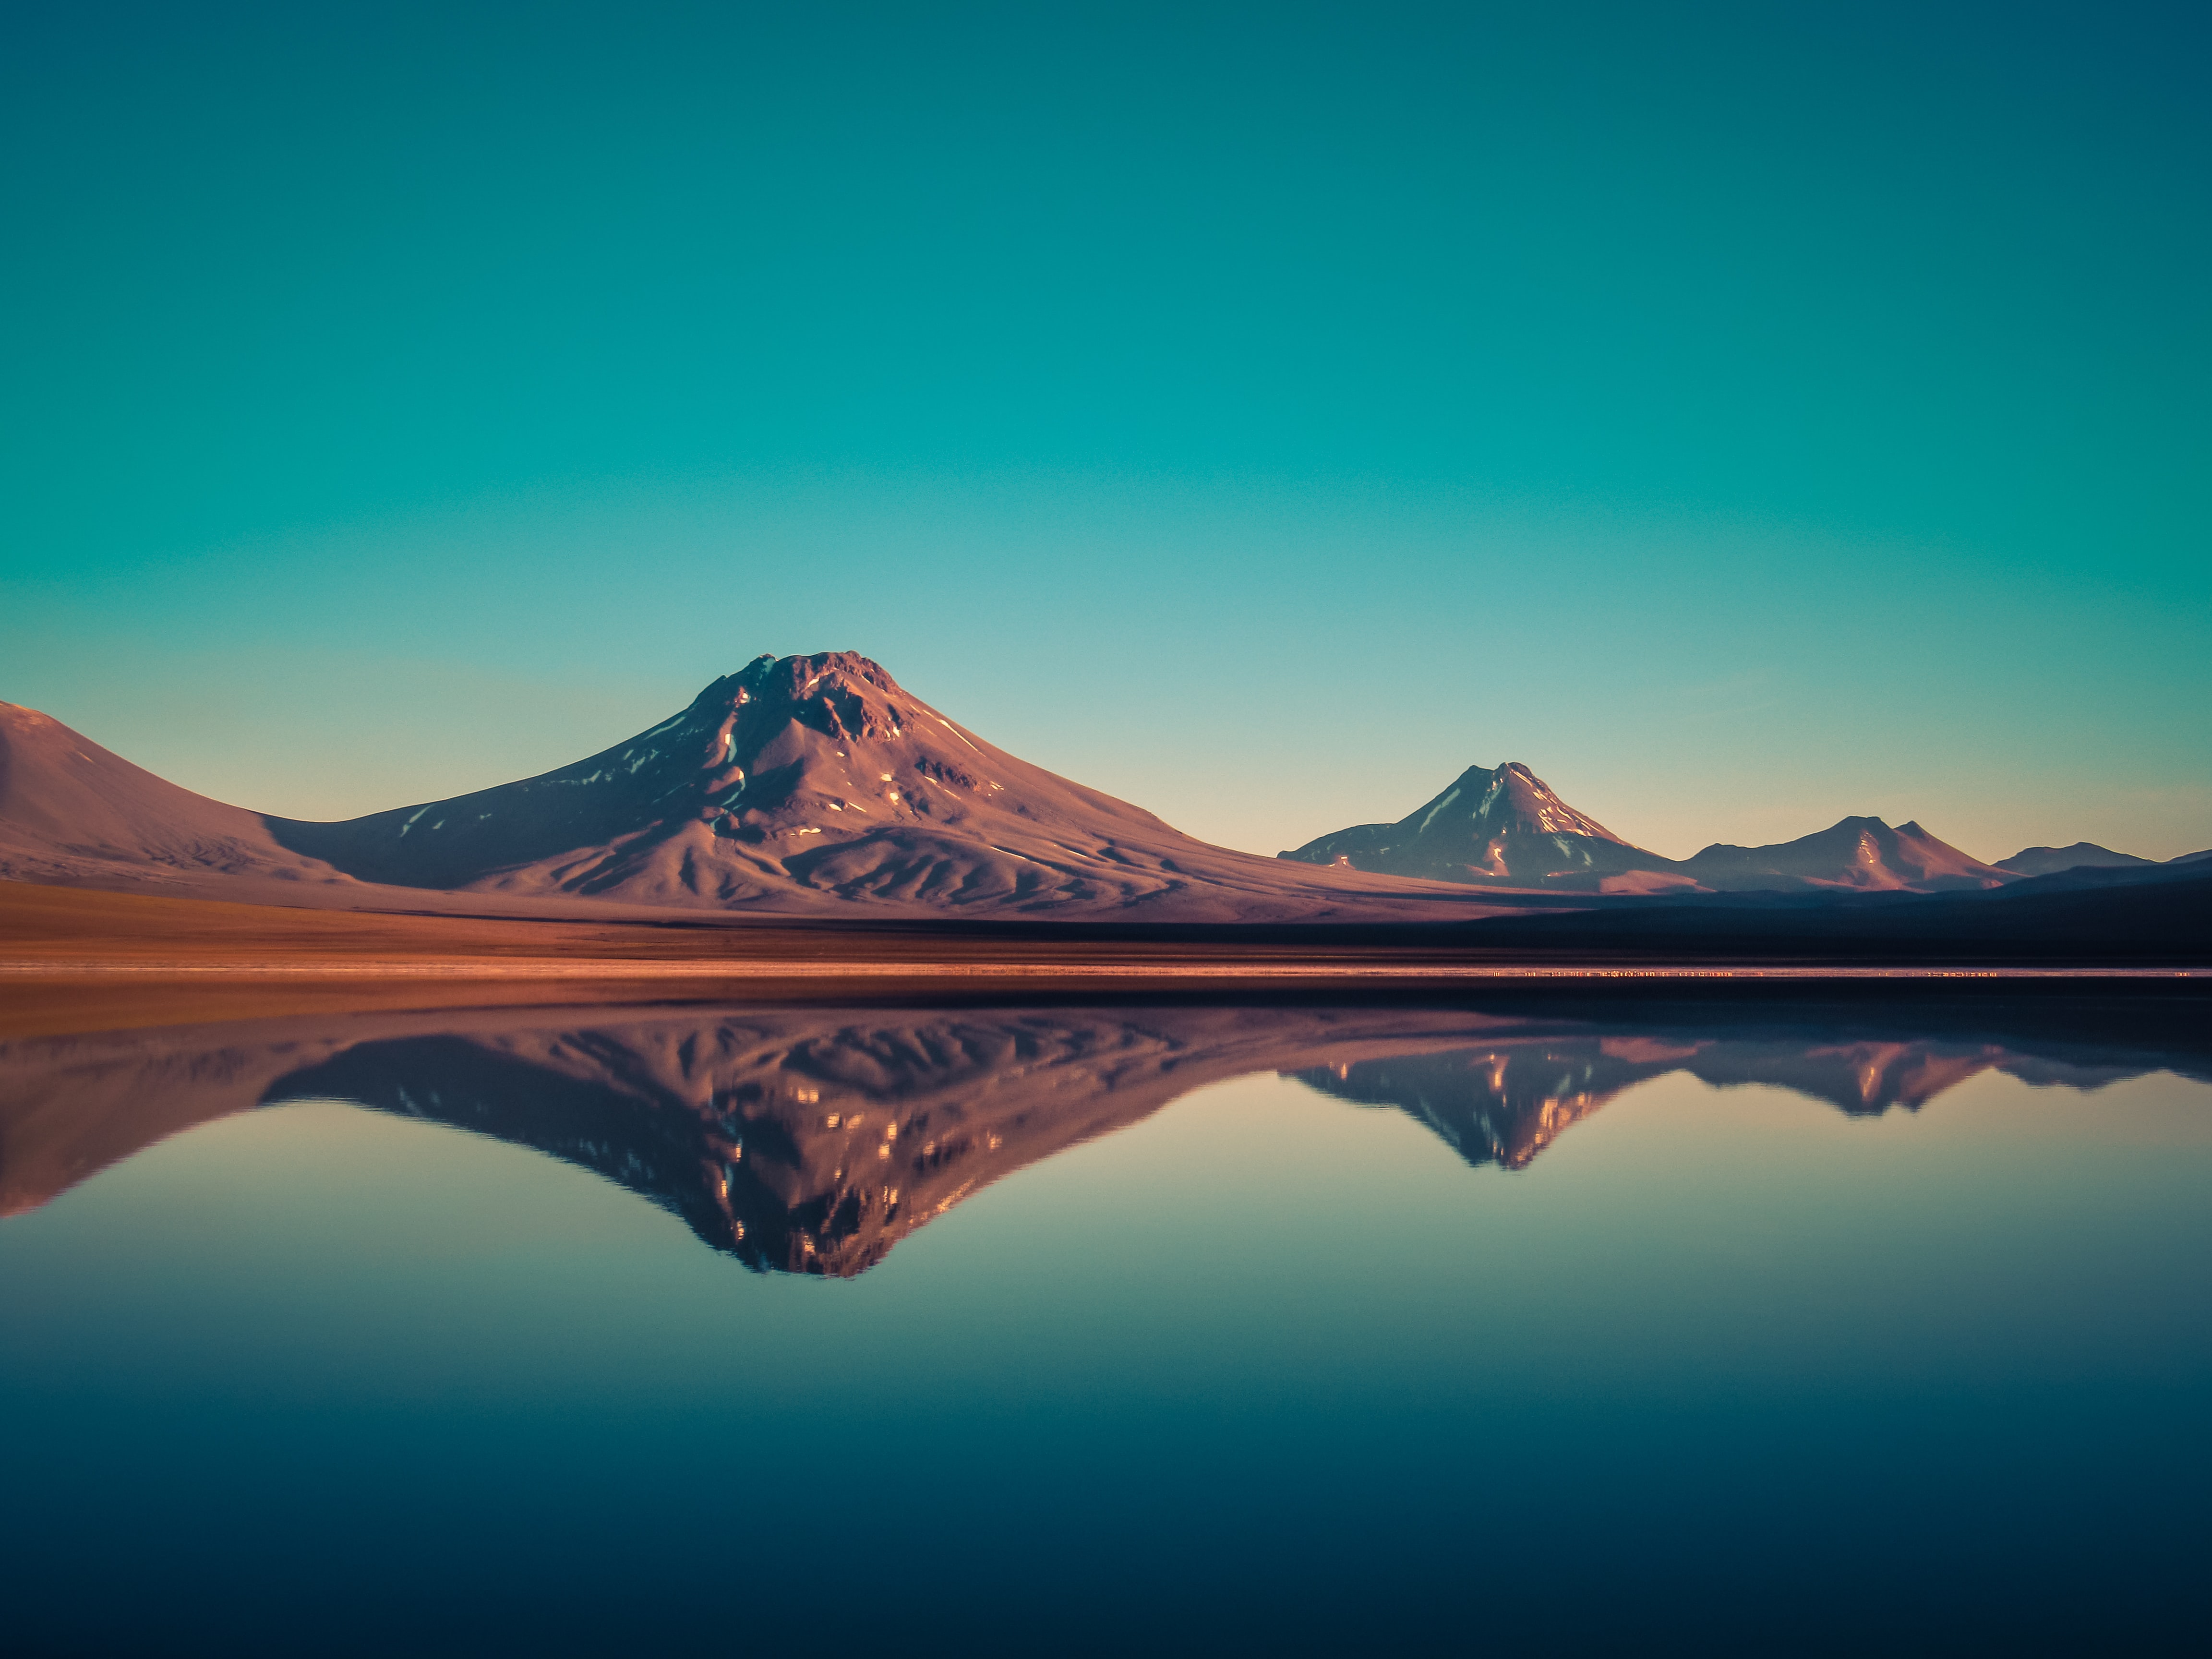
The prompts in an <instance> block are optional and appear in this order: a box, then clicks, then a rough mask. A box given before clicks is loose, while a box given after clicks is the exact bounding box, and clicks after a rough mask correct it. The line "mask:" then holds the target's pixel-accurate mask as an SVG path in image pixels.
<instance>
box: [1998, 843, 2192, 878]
mask: <svg viewBox="0 0 2212 1659" xmlns="http://www.w3.org/2000/svg"><path fill="white" fill-rule="evenodd" d="M2157 861H2158V860H2155V859H2139V858H2137V857H2136V855H2135V854H2132V853H2115V852H2114V851H2113V850H2112V848H2109V847H2100V846H2098V845H2097V844H2096V842H2089V841H2077V842H2075V843H2074V844H2073V845H2072V846H2071V847H2024V848H2021V850H2020V851H2019V852H2017V853H2015V854H2013V855H2012V856H2011V857H2010V858H2008V859H1999V860H1997V862H1996V867H1997V868H1998V869H2000V870H2009V871H2011V872H2013V873H2014V874H2015V875H2019V876H2048V875H2053V874H2055V873H2057V872H2058V871H2061V870H2081V869H2100V870H2119V869H2135V868H2140V867H2141V866H2144V865H2149V864H2155V863H2156V862H2157Z"/></svg>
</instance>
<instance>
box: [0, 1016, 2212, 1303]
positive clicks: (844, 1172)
mask: <svg viewBox="0 0 2212 1659" xmlns="http://www.w3.org/2000/svg"><path fill="white" fill-rule="evenodd" d="M2202 1006H2203V1005H2202V1000H2201V999H2194V1000H2191V999H2188V998H2185V997H2177V998H2168V999H2165V1000H2160V999H2158V998H2146V997H2142V996H2137V997H2134V998H2132V999H2124V1000H2112V1001H2110V1002H2107V1003H2105V1004H2102V1005H2097V1004H2085V1003H2083V1002H2081V1001H2080V1000H2063V1001H2055V1000H2051V999H2048V998H2044V999H2036V998H2028V999H2025V1000H2008V1001H1998V1002H1994V1003H1984V1002H1979V1001H1975V1000H1967V1001H1966V1002H1964V1003H1962V1004H1960V1006H1957V1007H1956V1008H1955V1009H1954V1012H1953V1013H1952V1014H1951V1016H1950V1017H1949V1018H1944V1017H1943V1016H1942V1013H1941V1011H1940V1010H1937V1009H1935V1008H1931V1007H1929V1006H1917V1005H1915V1006H1903V1007H1890V1006H1882V1005H1875V1006H1871V1007H1863V1006H1849V1005H1839V1004H1829V1005H1822V1006H1812V1007H1810V1008H1808V1007H1807V1006H1804V1005H1803V1004H1802V1002H1798V1001H1792V1000H1782V1001H1778V1002H1776V1003H1774V1004H1772V1005H1771V1006H1767V1007H1765V1008H1764V1009H1761V1008H1758V1007H1747V1006H1745V1005H1744V1004H1743V1003H1742V1002H1741V1000H1738V1001H1735V1002H1731V1003H1729V1004H1728V1005H1712V1004H1702V1003H1699V1002H1695V1001H1690V1002H1684V1003H1679V1004H1657V1005H1654V1006H1651V1007H1650V1009H1649V1010H1648V1011H1645V1010H1644V1009H1642V1008H1641V1007H1640V1006H1639V1005H1638V1004H1637V1003H1635V1002H1633V1001H1624V1000H1621V999H1617V998H1616V999H1611V1000H1606V999H1598V1000H1591V1001H1587V1002H1583V1003H1571V1002H1560V1001H1557V1000H1547V999H1542V998H1524V999H1518V1000H1515V1001H1513V1002H1510V1003H1507V1004H1502V1005H1501V1006H1499V1008H1498V1010H1497V1011H1494V1012H1466V1011H1461V1010H1453V1009H1448V1008H1406V1007H1396V1008H1392V1007H1371V1008H1321V1007H1301V1006H1267V1007H1249V1006H1247V1007H1220V1006H1198V1005H1183V1006H1164V1007H1108V1008H1097V1007H1091V1008H1025V1009H1004V1008H1000V1009H992V1008H979V1009H972V1010H965V1011H899V1010H895V1009H875V1010H835V1009H808V1008H787V1009H775V1010H760V1009H752V1010H744V1011H696V1010H695V1011H678V1010H672V1009H668V1008H654V1009H605V1008H599V1009H578V1010H566V1011H560V1010H545V1009H542V1008H541V1009H527V1010H489V1011H476V1012H458V1013H457V1012H452V1011H443V1012H424V1013H411V1014H399V1013H393V1014H373V1015H357V1016H349V1017H338V1018H332V1017H327V1016H325V1017H319V1018H301V1019H294V1020H280V1021H267V1022H261V1023H258V1024H252V1025H245V1026H222V1027H209V1028H197V1029H196V1028H173V1029H167V1030H157V1031H151V1032H132V1033H116V1034H106V1035H100V1036H78V1037H53V1038H39V1039H26V1040H22V1041H18V1042H6V1043H0V1212H7V1213H13V1212H19V1211H21V1210H25V1209H29V1208H32V1207H34V1206H37V1205H40V1204H42V1203H44V1202H46V1201H47V1200H50V1199H52V1197H54V1196H55V1195H56V1194H58V1193H60V1192H62V1191H64V1190H65V1189H67V1188H69V1187H70V1186H72V1185H74V1184H75V1183H76V1182H79V1181H82V1180H84V1179H85V1178H87V1177H88V1176H90V1175H92V1174H94V1173H95V1172H96V1171H97V1170H100V1169H102V1168H105V1167H106V1166H107V1165H109V1164H112V1163H115V1162H117V1161H118V1160H119V1159H121V1158H125V1157H128V1156H129V1155H130V1154H131V1153H132V1152H136V1151H137V1150H139V1149H140V1148H142V1147H143V1146H149V1145H151V1144H152V1143H154V1142H155V1141H157V1140H159V1139H163V1138H165V1137H166V1136H167V1135H170V1134H173V1133H177V1132H179V1130H181V1129H184V1128H187V1127H191V1126H192V1125H194V1124H196V1123H199V1122H204V1121H209V1120H211V1119H213V1118H216V1117H221V1116H224V1115H228V1114H230V1113H234V1112H237V1111H241V1110H245V1109H249V1108H252V1107H253V1106H256V1105H258V1104H275V1103H283V1102H287V1101H298V1100H306V1099H313V1098H325V1097H336V1098H340V1099H345V1100H350V1101H354V1102H356V1103H361V1104H362V1105H365V1106H369V1107H373V1108H375V1109H381V1110H386V1111H390V1112H393V1113H398V1114H402V1115H408V1116H412V1117H417V1118H422V1119H426V1120H429V1121H438V1122H442V1123H446V1124H449V1125H453V1126H455V1127H461V1128H465V1129H469V1130H472V1131H475V1132H477V1133H483V1134H488V1135H492V1136H495V1137H497V1138H499V1139H504V1140H508V1141H512V1142H513V1143H515V1144H517V1145H520V1146H530V1147H533V1148H535V1149H537V1150H539V1151H542V1152H547V1153H549V1154H550V1155H552V1156H555V1157H558V1158H563V1159H565V1160H567V1161H568V1162H571V1163H574V1164H578V1165H580V1166H581V1167H583V1168H586V1169H589V1170H593V1171H594V1172H596V1173H598V1174H599V1175H602V1176H605V1177H606V1178H607V1179H609V1180H611V1181H614V1182H617V1183H619V1184H621V1185H623V1186H624V1187H626V1188H629V1189H630V1190H632V1191H634V1192H636V1193H638V1194H641V1196H643V1197H645V1198H647V1200H650V1201H651V1202H653V1203H654V1204H656V1205H659V1206H661V1207H662V1208H664V1209H665V1210H667V1211H669V1212H671V1214H674V1215H676V1216H678V1217H680V1218H682V1219H683V1220H684V1222H685V1223H686V1224H687V1225H689V1226H690V1228H691V1229H692V1230H693V1231H695V1232H696V1233H697V1235H698V1236H699V1237H701V1238H702V1239H703V1240H705V1241H706V1242H707V1243H709V1244H711V1245H713V1246H714V1248H716V1249H721V1250H725V1251H727V1252H729V1253H731V1254H732V1255H736V1256H738V1258H739V1259H740V1260H741V1261H744V1262H745V1263H746V1264H747V1265H748V1266H750V1267H753V1268H755V1269H757V1270H763V1271H786V1272H798V1273H817V1274H834V1275H849V1274H853V1273H860V1272H861V1271H863V1270H865V1269H866V1267H869V1266H871V1265H872V1264H873V1263H875V1262H876V1261H880V1260H882V1259H883V1257H884V1255H885V1254H886V1253H887V1252H888V1251H889V1250H890V1249H891V1248H892V1246H893V1245H895V1244H896V1243H897V1241H898V1240H899V1239H900V1238H902V1237H904V1236H905V1235H906V1234H907V1233H908V1232H910V1231H913V1230H914V1229H915V1227H917V1226H920V1225H923V1224H924V1223H926V1222H927V1221H929V1220H930V1219H932V1218H934V1217H936V1216H938V1215H940V1214H942V1213H944V1212H945V1211H946V1210H948V1209H950V1208H951V1206H954V1205H956V1204H957V1203H958V1202H960V1200H962V1199H963V1198H965V1197H967V1196H968V1195H969V1194H972V1193H974V1192H975V1191H977V1190H979V1189H980V1188H982V1187H984V1186H986V1185H988V1184H989V1183H990V1182H994V1181H996V1180H999V1179H1000V1178H1002V1177H1004V1176H1007V1175H1009V1174H1012V1173H1013V1172H1014V1171H1015V1170H1019V1169H1021V1168H1023V1167H1024V1166H1025V1165H1027V1164H1032V1163H1035V1162H1036V1161H1037V1160H1039V1159H1041V1158H1047V1157H1049V1156H1051V1155H1052V1154H1053V1153H1054V1152H1059V1151H1061V1150H1063V1149H1065V1148H1066V1147H1069V1146H1074V1145H1077V1144H1079V1143H1080V1142H1082V1141H1084V1140H1086V1139H1091V1138H1092V1137H1095V1136H1097V1135H1099V1134H1103V1133H1108V1132H1109V1131H1111V1130H1113V1129H1115V1128H1119V1127H1123V1126H1125V1125H1127V1124H1130V1123H1133V1122H1136V1121H1139V1120H1140V1119H1142V1118H1144V1117H1146V1116H1147V1115H1150V1114H1152V1112H1154V1111H1157V1110H1158V1109H1160V1108H1161V1107H1162V1106H1164V1105H1165V1104H1167V1103H1169V1102H1170V1101H1172V1100H1174V1099H1176V1097H1179V1096H1181V1095H1183V1094H1185V1093H1188V1091H1191V1090H1193V1089H1196V1088H1200V1087H1202V1086H1204V1085H1207V1084H1211V1083H1215V1082H1219V1081H1222V1080H1225V1079H1230V1078H1233V1077H1237V1076H1242V1075H1245V1074H1248V1073H1261V1072H1277V1073H1284V1074H1286V1075H1291V1076H1295V1077H1297V1079H1299V1080H1301V1081H1303V1082H1304V1083H1307V1084H1309V1085H1311V1086H1312V1087H1314V1088H1316V1089H1318V1090H1321V1091H1323V1092H1325V1093H1328V1094H1331V1095H1335V1096H1338V1097H1342V1098H1346V1099H1350V1100H1356V1101H1360V1102H1364V1103H1376V1104H1389V1105H1394V1106H1398V1107H1402V1108H1403V1109H1406V1110H1407V1111H1408V1112H1410V1113H1412V1114H1413V1115H1414V1116H1415V1117H1417V1118H1418V1119H1419V1120H1420V1121H1422V1122H1424V1123H1426V1124H1427V1125H1429V1126H1430V1127H1431V1128H1432V1129H1434V1130H1435V1131H1436V1132H1437V1133H1438V1134H1439V1135H1441V1136H1442V1137H1443V1139H1445V1140H1446V1141H1447V1142H1448V1143H1449V1144H1450V1145H1451V1146H1453V1147H1455V1149H1456V1150H1457V1151H1458V1152H1460V1153H1461V1154H1462V1156H1463V1157H1465V1158H1468V1160H1469V1161H1470V1162H1474V1163H1477V1164H1481V1163H1495V1164H1503V1165H1504V1166H1506V1167H1508V1168H1516V1169H1517V1168H1521V1167H1522V1166H1524V1165H1526V1164H1528V1162H1529V1160H1530V1159H1531V1158H1534V1155H1535V1154H1536V1152H1539V1151H1541V1148H1542V1147H1543V1146H1546V1145H1548V1144H1549V1143H1550V1142H1551V1141H1552V1140H1553V1139H1555V1138H1556V1137H1557V1136H1558V1135H1559V1133H1561V1132H1562V1131H1563V1130H1564V1129H1565V1128H1566V1127H1569V1126H1570V1125H1571V1124H1573V1123H1574V1122H1576V1121H1579V1120H1580V1119H1581V1118H1582V1117H1583V1116H1586V1115H1588V1114H1589V1112H1591V1111H1593V1110H1595V1109H1596V1108H1597V1107H1598V1106H1599V1105H1601V1104H1602V1103H1604V1102H1605V1101H1606V1100H1607V1099H1610V1098H1611V1097H1613V1095H1615V1094H1617V1093H1618V1092H1619V1091H1620V1090H1622V1089H1624V1088H1626V1087H1628V1086H1629V1085H1632V1084H1633V1083H1636V1082H1638V1081H1641V1080H1643V1079H1647V1078H1650V1077H1655V1076H1658V1075H1660V1074H1662V1073H1666V1072H1669V1071H1674V1070H1686V1071H1688V1072H1691V1073H1693V1074H1694V1075H1696V1076H1699V1077H1700V1078H1703V1079H1705V1080H1706V1081H1708V1082H1711V1083H1714V1084H1717V1085H1727V1084H1732V1083H1742V1082H1757V1083H1766V1084H1771V1085H1776V1086H1778V1087H1784V1088H1789V1089H1793V1090H1796V1091H1798V1092H1800V1093H1803V1094H1808V1095H1810V1096H1812V1097H1814V1098H1816V1099H1820V1100H1822V1101H1825V1102H1826V1103H1830V1104H1832V1105H1834V1106H1837V1107H1838V1108H1840V1109H1843V1110H1845V1111H1850V1112H1855V1113H1856V1112H1866V1111H1881V1110H1885V1109H1888V1108H1889V1107H1891V1106H1893V1105H1905V1106H1907V1107H1912V1108H1917V1107H1918V1106H1919V1105H1921V1104H1922V1103H1924V1102H1925V1101H1927V1100H1928V1099H1929V1098H1932V1097H1934V1096H1935V1095H1936V1094H1937V1093H1939V1092H1940V1091H1942V1090H1943V1089H1945V1088H1948V1087H1949V1086H1950V1085H1952V1084H1953V1083H1954V1082H1956V1081H1958V1080H1959V1079H1962V1078H1964V1077H1967V1076H1971V1075H1972V1074H1974V1073H1978V1072H1980V1071H1984V1070H1987V1069H1990V1068H1992V1067H1994V1068H1996V1069H1999V1070H2002V1071H2005V1072H2008V1073H2011V1074H2013V1075H2015V1076H2018V1077H2021V1078H2022V1079H2026V1080H2027V1081H2030V1082H2036V1083H2048V1082H2063V1083H2069V1084H2072V1085H2075V1086H2079V1087H2094V1086H2097V1085H2100V1084H2103V1083H2106V1082H2109V1081H2112V1080H2113V1079H2116V1078H2118V1077H2123V1076H2130V1075H2134V1074H2136V1073H2141V1072H2144V1071H2148V1070H2152V1069H2155V1068H2157V1067H2160V1066H2168V1067H2172V1068H2173V1069H2176V1070H2181V1071H2184V1072H2186V1073H2188V1074H2190V1075H2192V1076H2198V1077H2203V1078H2207V1079H2212V1036H2208V1035H2207V1032H2206V1030H2205V1028H2204V1025H2203V1021H2202V1019H2201V1018H2200V1016H2201V1012H2202ZM1717 1021H1725V1022H1726V1023H1725V1024H1717V1023H1716V1022H1717ZM1931 1025H1932V1028H1933V1029H1931ZM2106 1031H2109V1032H2110V1033H2111V1035H2110V1036H2100V1032H2106Z"/></svg>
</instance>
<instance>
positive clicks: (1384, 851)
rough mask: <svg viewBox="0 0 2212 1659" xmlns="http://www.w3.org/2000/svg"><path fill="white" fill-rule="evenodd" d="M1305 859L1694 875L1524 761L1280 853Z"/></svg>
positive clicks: (1594, 880)
mask: <svg viewBox="0 0 2212 1659" xmlns="http://www.w3.org/2000/svg"><path fill="white" fill-rule="evenodd" d="M1276 856H1277V857H1279V858H1283V859H1289V860H1295V861H1297V862H1298V863H1301V864H1320V865H1330V866H1336V867H1338V868H1340V869H1352V870H1368V871H1376V872H1383V873H1387V874H1389V875H1395V876H1413V877H1418V878H1423V879H1425V880H1430V881H1457V882H1469V883H1496V884H1498V885H1500V886H1512V887H1539V886H1543V887H1565V888H1570V889H1575V890H1589V891H1602V892H1632V893H1635V892H1657V891H1663V890H1666V889H1668V888H1670V887H1686V886H1689V885H1691V878H1684V877H1679V876H1676V875H1674V874H1673V873H1672V872H1671V871H1670V869H1669V866H1668V860H1665V859H1662V858H1661V857H1660V856H1659V855H1658V854H1656V853H1647V852H1644V850H1643V849H1642V848H1638V847H1634V846H1632V845H1631V844H1630V843H1628V842H1625V841H1623V840H1622V839H1621V838H1620V836H1616V835H1614V834H1613V831H1612V830H1610V829H1607V828H1606V827H1605V826H1604V825H1603V824H1601V823H1599V822H1598V821H1597V820H1596V819H1595V818H1593V817H1589V815H1587V814H1586V813H1583V812H1577V811H1576V810H1575V809H1574V808H1573V807H1571V806H1570V805H1567V804H1566V802H1565V801H1563V800H1561V799H1559V796H1558V794H1557V793H1554V792H1553V789H1552V787H1551V786H1550V785H1549V784H1547V783H1546V782H1545V781H1543V780H1542V779H1541V778H1540V777H1538V776H1537V775H1535V774H1534V772H1531V771H1530V770H1529V769H1528V768H1527V767H1525V766H1523V765H1522V764H1521V763H1520V762H1518V761H1509V762H1507V763H1505V764H1504V765H1503V766H1499V767H1495V768H1492V767H1484V766H1470V767H1468V769H1467V770H1466V771H1464V772H1462V773H1461V774H1460V775H1459V776H1458V777H1457V778H1456V779H1455V780H1454V781H1452V784H1451V787H1449V788H1448V789H1446V790H1445V791H1444V792H1443V793H1442V794H1440V795H1437V797H1436V798H1435V799H1432V800H1430V801H1427V802H1425V803H1424V804H1423V805H1421V806H1420V807H1419V808H1418V809H1416V810H1415V811H1413V812H1410V813H1408V814H1407V816H1406V817H1402V818H1400V819H1399V820H1398V821H1397V822H1396V823H1361V824H1354V825H1353V826H1352V828H1351V829H1340V830H1338V831H1337V832H1336V833H1335V834H1334V835H1329V836H1322V837H1321V838H1320V839H1319V840H1318V841H1310V842H1307V843H1306V844H1305V845H1304V846H1303V847H1300V848H1295V849H1293V850H1292V851H1291V852H1287V853H1279V854H1276Z"/></svg>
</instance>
